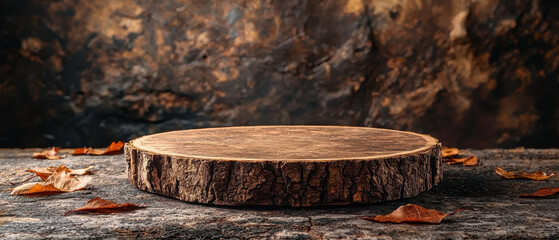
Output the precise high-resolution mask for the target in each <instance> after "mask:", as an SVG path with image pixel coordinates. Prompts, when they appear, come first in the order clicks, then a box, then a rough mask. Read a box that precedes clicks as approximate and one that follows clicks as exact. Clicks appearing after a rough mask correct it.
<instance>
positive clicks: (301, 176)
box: [125, 125, 442, 206]
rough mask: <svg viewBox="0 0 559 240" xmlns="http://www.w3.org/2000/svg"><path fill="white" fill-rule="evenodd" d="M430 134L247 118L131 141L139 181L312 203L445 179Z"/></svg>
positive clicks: (414, 190) (235, 199)
mask: <svg viewBox="0 0 559 240" xmlns="http://www.w3.org/2000/svg"><path fill="white" fill-rule="evenodd" d="M440 151H441V145H440V143H439V142H438V140H437V139H435V138H432V137H430V136H427V135H422V134H417V133H412V132H403V131H395V130H388V129H379V128H366V127H342V126H289V125H287V126H249V127H223V128H206V129H194V130H182V131H172V132H165V133H159V134H153V135H148V136H144V137H140V138H137V139H134V140H132V141H130V142H129V143H127V144H126V146H125V156H126V161H127V163H128V178H129V180H130V182H132V184H134V185H135V186H137V187H138V188H140V189H142V190H145V191H148V192H152V193H157V194H161V195H165V196H169V197H174V198H178V199H181V200H184V201H188V202H195V203H206V204H216V205H287V206H315V205H338V204H353V203H374V202H381V201H388V200H395V199H400V198H406V197H412V196H415V195H417V194H419V193H421V192H423V191H426V190H428V189H430V188H431V187H433V186H434V185H436V184H437V183H438V182H439V181H440V180H441V179H442V171H441V154H440Z"/></svg>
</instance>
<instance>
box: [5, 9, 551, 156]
mask: <svg viewBox="0 0 559 240" xmlns="http://www.w3.org/2000/svg"><path fill="white" fill-rule="evenodd" d="M0 4H1V5H0V16H1V17H0V18H1V21H0V26H1V29H2V31H0V39H1V41H0V44H1V47H0V109H2V113H3V114H6V113H7V114H9V117H3V118H0V146H4V147H8V146H13V147H21V146H30V147H37V146H44V147H47V146H49V145H56V146H75V147H78V146H83V145H94V146H97V147H101V146H103V145H104V144H106V142H109V141H112V140H115V139H119V140H129V139H132V138H135V137H138V136H142V135H146V134H149V133H155V132H161V131H167V130H173V129H185V128H196V127H208V126H230V125H259V124H333V125H358V126H374V127H383V128H392V129H400V130H410V131H414V132H422V133H429V134H431V135H433V136H434V137H436V138H438V139H440V140H441V141H442V142H443V143H444V144H446V145H449V146H461V147H472V148H483V147H495V146H501V147H510V146H519V145H522V146H532V147H557V144H556V143H557V142H559V108H558V107H559V99H558V98H559V95H558V94H556V93H557V91H558V89H559V82H558V80H557V79H558V74H559V17H558V16H559V7H558V2H557V1H554V0H540V1H525V0H514V1H508V0H487V1H469V0H461V1H447V0H433V1H412V0H405V1H402V0H382V1H372V0H365V1H361V0H328V1H306V0H303V1H295V0H293V1H291V0H290V1H264V0H263V1H243V0H235V1H228V2H223V1H191V0H169V1H164V2H162V1H153V0H147V1H146V0H122V1H112V0H97V1H85V0H83V1H74V0H61V1H37V0H21V1H2V2H1V3H0ZM13 136H18V137H17V138H16V137H13Z"/></svg>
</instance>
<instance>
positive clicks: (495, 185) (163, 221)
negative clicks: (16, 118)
mask: <svg viewBox="0 0 559 240" xmlns="http://www.w3.org/2000/svg"><path fill="white" fill-rule="evenodd" d="M33 151H37V149H24V150H22V149H2V150H0V163H1V164H0V188H1V189H7V188H10V187H12V185H11V184H10V183H9V181H17V180H20V179H24V178H25V177H27V176H28V173H26V172H25V170H26V169H28V168H32V167H46V166H58V165H60V164H64V165H66V166H68V167H70V168H81V167H85V166H88V165H91V164H94V165H95V170H96V172H95V173H94V175H93V178H94V180H93V182H92V183H91V184H90V185H89V186H88V187H87V188H86V189H85V190H83V191H78V192H72V193H65V194H60V195H54V196H48V197H37V198H27V197H21V196H10V195H9V193H8V192H4V193H1V194H0V238H2V239H26V238H42V239H55V238H80V239H94V238H96V239H98V238H126V239H128V238H149V239H153V238H169V237H181V238H195V239H214V238H215V239H218V238H286V239H321V238H381V239H391V238H394V239H402V238H406V239H407V238H497V239H510V238H557V237H559V215H558V214H557V212H559V204H558V203H559V199H557V198H555V199H526V198H517V195H518V194H521V193H532V192H535V191H536V190H537V189H538V188H543V187H559V178H558V177H553V178H551V179H550V180H548V181H541V182H538V181H529V180H502V179H500V178H499V176H497V175H496V174H495V173H494V172H493V169H494V168H495V167H497V166H500V167H503V168H505V169H508V170H515V171H538V170H541V171H546V172H557V171H558V170H559V149H548V150H534V149H514V150H500V149H495V150H476V151H474V150H471V151H466V152H469V153H471V154H474V155H476V156H478V158H479V159H480V160H481V163H482V165H481V166H475V167H464V166H449V165H445V166H444V178H443V181H442V182H441V183H440V184H439V185H438V186H437V187H435V188H434V189H432V190H430V191H427V192H424V193H422V194H420V195H419V196H417V197H414V198H408V199H403V200H398V201H392V202H386V203H381V204H367V205H352V206H333V207H312V208H289V207H252V206H244V207H219V206H209V205H200V204H190V203H186V202H182V201H178V200H175V199H172V198H168V197H163V196H159V195H155V194H150V193H147V192H143V191H141V190H139V189H137V188H135V187H133V186H132V185H131V184H130V183H129V182H128V180H127V178H126V177H127V175H126V164H125V161H124V156H122V155H116V156H68V157H67V158H64V159H61V160H50V161H49V160H37V159H33V158H31V155H32V152H33ZM94 197H102V198H105V199H108V200H112V201H116V202H121V203H123V202H131V203H136V204H144V205H148V207H147V208H144V209H140V210H137V211H134V212H131V213H124V214H111V215H86V214H73V215H69V216H67V217H63V216H62V215H63V214H64V212H66V211H68V210H71V209H75V208H78V207H81V206H82V205H84V204H85V203H86V202H87V201H88V200H89V199H91V198H94ZM407 203H414V204H418V205H421V206H424V207H427V208H434V209H437V210H439V211H442V212H445V213H449V212H452V211H454V210H456V209H457V208H462V207H468V208H473V209H474V210H475V211H462V212H460V213H459V214H457V215H455V216H451V217H448V218H447V219H445V220H444V221H443V222H442V223H441V224H438V225H411V224H384V223H373V222H368V221H365V220H361V219H360V217H362V216H376V215H378V214H387V213H389V212H391V211H393V210H394V209H396V208H397V207H398V206H400V205H403V204H407Z"/></svg>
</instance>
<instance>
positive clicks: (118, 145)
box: [74, 141, 124, 155]
mask: <svg viewBox="0 0 559 240" xmlns="http://www.w3.org/2000/svg"><path fill="white" fill-rule="evenodd" d="M123 147H124V142H121V141H118V142H112V143H111V145H109V146H108V147H107V149H105V150H96V149H93V148H90V147H89V148H88V147H83V148H76V149H75V150H74V155H115V154H121V153H123V150H122V148H123Z"/></svg>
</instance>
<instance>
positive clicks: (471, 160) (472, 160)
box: [444, 156, 478, 166]
mask: <svg viewBox="0 0 559 240" xmlns="http://www.w3.org/2000/svg"><path fill="white" fill-rule="evenodd" d="M444 163H446V164H459V163H461V164H462V165H463V166H475V165H477V164H478V161H477V157H476V156H470V157H465V158H445V162H444Z"/></svg>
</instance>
